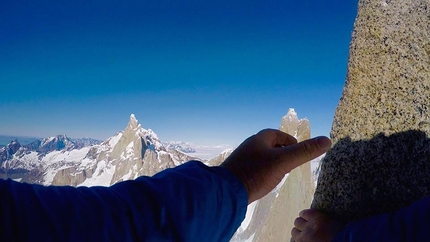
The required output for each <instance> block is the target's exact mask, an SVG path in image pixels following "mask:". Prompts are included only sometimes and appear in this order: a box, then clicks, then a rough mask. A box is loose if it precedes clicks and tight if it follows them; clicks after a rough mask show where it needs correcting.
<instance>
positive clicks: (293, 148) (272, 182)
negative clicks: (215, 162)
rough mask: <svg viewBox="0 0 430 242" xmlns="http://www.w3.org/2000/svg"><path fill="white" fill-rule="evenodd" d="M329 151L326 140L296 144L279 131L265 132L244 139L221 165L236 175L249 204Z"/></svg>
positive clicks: (328, 140) (315, 139)
mask: <svg viewBox="0 0 430 242" xmlns="http://www.w3.org/2000/svg"><path fill="white" fill-rule="evenodd" d="M330 147H331V141H330V139H329V138H327V137H323V136H321V137H316V138H313V139H309V140H305V141H302V142H300V143H297V140H296V139H295V138H294V137H293V136H291V135H289V134H286V133H284V132H282V131H279V130H274V129H265V130H262V131H260V132H259V133H257V134H255V135H253V136H251V137H249V138H248V139H246V140H245V141H244V142H243V143H242V144H240V145H239V147H238V148H237V149H236V150H235V151H234V152H233V153H232V154H231V155H230V156H229V157H228V158H227V159H226V160H225V161H224V162H223V163H222V164H221V166H223V167H225V168H227V169H229V170H230V171H232V172H233V173H234V174H235V175H237V176H238V177H239V178H240V179H241V180H242V182H243V184H244V185H245V188H246V190H247V192H248V203H252V202H253V201H256V200H258V199H260V198H262V197H264V196H265V195H266V194H268V193H269V192H270V191H272V190H273V189H274V188H275V187H276V186H277V185H278V184H279V183H280V182H281V180H282V178H284V176H285V175H286V174H287V173H289V172H290V171H291V170H292V169H294V168H296V167H298V166H300V165H302V164H304V163H306V162H308V161H310V160H312V159H314V158H316V157H318V156H320V155H322V154H323V153H325V152H326V151H327V150H328V149H330Z"/></svg>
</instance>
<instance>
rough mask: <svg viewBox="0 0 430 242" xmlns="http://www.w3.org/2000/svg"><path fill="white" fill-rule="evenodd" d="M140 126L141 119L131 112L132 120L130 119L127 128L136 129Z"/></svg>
mask: <svg viewBox="0 0 430 242" xmlns="http://www.w3.org/2000/svg"><path fill="white" fill-rule="evenodd" d="M138 127H140V125H139V121H138V120H137V119H136V116H135V115H134V114H130V120H129V121H128V125H127V128H126V129H136V128H138Z"/></svg>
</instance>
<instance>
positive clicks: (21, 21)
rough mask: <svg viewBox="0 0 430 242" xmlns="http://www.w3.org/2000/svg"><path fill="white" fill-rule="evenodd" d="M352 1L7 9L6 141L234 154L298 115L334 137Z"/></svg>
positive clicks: (0, 101)
mask: <svg viewBox="0 0 430 242" xmlns="http://www.w3.org/2000/svg"><path fill="white" fill-rule="evenodd" d="M357 3H358V2H357V1H356V0H354V1H353V0H331V1H326V0H325V1H321V0H315V1H309V0H304V1H303V0H300V1H299V0H289V1H277V0H274V1H256V0H249V1H219V0H218V1H204V0H203V1H197V0H196V1H164V0H161V1H158V0H157V1H135V2H134V1H86V0H85V1H1V2H0V9H1V11H0V83H1V86H0V134H5V135H25V136H38V137H47V136H52V135H56V134H66V135H68V136H70V137H76V138H78V137H93V138H98V139H106V138H108V137H110V136H112V135H114V134H115V133H117V132H118V131H120V130H123V129H124V128H125V126H126V125H127V122H128V119H129V116H130V114H131V113H134V114H135V115H136V117H137V119H138V120H139V121H140V123H141V124H142V126H143V127H144V128H151V129H152V130H154V131H155V132H156V133H157V134H158V136H159V138H160V139H161V140H162V141H170V140H182V141H191V142H194V143H198V144H230V145H237V144H239V143H240V142H241V141H242V140H243V139H245V138H246V137H248V136H249V135H251V134H253V133H255V132H257V131H259V130H260V129H263V128H278V127H279V124H280V121H281V118H282V117H283V116H284V115H285V114H286V113H287V111H288V108H290V107H293V108H295V110H296V111H297V113H298V114H299V117H307V118H308V119H309V120H310V122H311V128H312V135H313V136H316V135H329V132H330V128H331V123H332V120H333V114H334V110H335V108H336V106H337V104H338V101H339V98H340V96H341V94H342V89H343V85H344V81H345V77H346V70H347V69H346V68H347V59H348V46H349V42H350V38H351V32H352V27H353V23H354V19H355V16H356V12H357Z"/></svg>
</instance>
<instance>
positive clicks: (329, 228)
mask: <svg viewBox="0 0 430 242" xmlns="http://www.w3.org/2000/svg"><path fill="white" fill-rule="evenodd" d="M299 216H300V217H298V218H296V220H294V226H295V227H294V228H293V229H292V230H291V242H293V241H294V242H308V241H309V242H326V241H332V239H333V237H334V236H335V235H336V233H338V232H339V231H341V230H342V229H344V228H345V224H344V223H342V222H340V221H337V220H335V219H332V218H330V217H329V216H328V215H327V214H325V213H322V212H319V211H318V210H315V209H306V210H303V211H301V212H300V214H299Z"/></svg>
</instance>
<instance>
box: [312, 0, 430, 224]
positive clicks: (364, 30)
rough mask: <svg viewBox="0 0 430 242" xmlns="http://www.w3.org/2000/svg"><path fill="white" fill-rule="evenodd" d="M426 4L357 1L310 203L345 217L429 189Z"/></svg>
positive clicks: (429, 28) (429, 12) (429, 7)
mask: <svg viewBox="0 0 430 242" xmlns="http://www.w3.org/2000/svg"><path fill="white" fill-rule="evenodd" d="M429 96H430V2H429V1H427V0H402V1H400V0H393V1H388V0H385V1H381V0H360V2H359V6H358V15H357V18H356V21H355V24H354V31H353V34H352V42H351V45H350V56H349V63H348V75H347V80H346V83H345V87H344V91H343V94H342V98H341V100H340V103H339V105H338V107H337V109H336V113H335V117H334V121H333V127H332V131H331V138H332V141H333V145H334V148H333V150H331V151H330V152H329V153H328V154H327V156H326V157H325V159H324V160H323V162H322V167H321V173H320V177H319V180H318V185H317V189H316V192H315V198H314V201H313V204H312V207H314V208H317V209H320V210H323V211H327V212H329V213H330V214H333V215H335V216H336V217H339V218H342V219H345V220H351V219H354V218H359V217H366V216H370V215H373V214H377V213H380V212H384V211H393V210H395V209H398V208H400V207H402V206H405V205H407V204H410V203H411V202H413V201H414V200H416V199H418V198H420V197H423V196H426V195H428V190H429V188H430V186H429V183H428V178H427V177H428V176H429V174H430V173H429V171H430V170H429V165H428V163H429V161H428V159H429V158H428V157H429V151H428V149H429V148H428V147H429V144H428V140H427V137H428V136H429V134H430V123H429V120H430V114H429V110H428V109H427V107H429V106H430V101H429V99H428V97H429Z"/></svg>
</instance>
